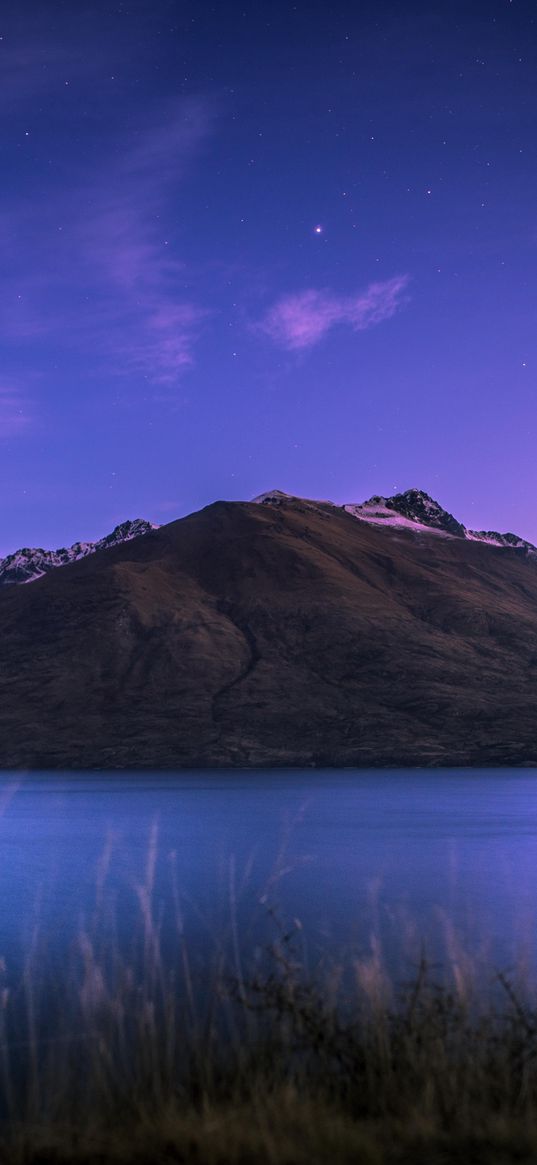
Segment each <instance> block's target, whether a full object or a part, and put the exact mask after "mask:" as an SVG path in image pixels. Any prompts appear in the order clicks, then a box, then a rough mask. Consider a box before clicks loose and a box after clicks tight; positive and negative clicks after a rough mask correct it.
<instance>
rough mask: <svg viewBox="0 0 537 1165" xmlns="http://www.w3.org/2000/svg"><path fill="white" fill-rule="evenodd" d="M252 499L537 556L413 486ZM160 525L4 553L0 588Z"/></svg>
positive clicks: (130, 525)
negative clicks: (367, 494) (350, 495)
mask: <svg viewBox="0 0 537 1165" xmlns="http://www.w3.org/2000/svg"><path fill="white" fill-rule="evenodd" d="M252 500H253V502H254V503H257V504H264V505H274V506H279V505H281V504H282V503H283V502H286V503H287V504H291V505H295V506H298V507H299V508H302V509H306V510H308V509H309V510H312V509H313V510H315V509H318V508H319V507H327V506H328V507H333V508H334V509H343V510H345V511H346V512H347V513H348V514H351V515H352V516H353V517H355V518H358V519H360V520H361V521H364V522H368V523H370V524H379V525H385V526H388V525H396V526H399V527H400V528H401V529H403V528H404V529H409V530H412V531H413V532H414V533H420V532H421V533H433V534H437V535H439V536H442V537H459V538H466V539H468V540H470V541H474V542H486V543H488V544H489V545H492V546H503V547H511V548H512V547H515V548H517V549H519V550H524V551H525V552H527V553H529V554H531V555H533V554H535V555H537V547H536V546H534V545H533V543H532V542H529V541H527V540H526V539H524V538H520V537H519V535H517V534H512V533H506V534H499V533H498V532H497V531H494V530H470V529H469V528H467V527H466V526H464V525H463V524H462V523H461V522H459V521H458V520H457V519H456V518H454V517H453V515H452V514H450V513H449V512H448V511H447V510H444V509H443V507H442V506H441V505H440V504H439V502H437V501H435V500H434V498H432V497H431V496H430V495H429V494H427V493H426V492H425V491H424V490H420V489H415V488H413V489H408V490H405V491H404V493H399V494H394V495H393V496H391V497H384V496H383V495H381V494H374V495H373V497H371V498H369V499H368V500H367V501H365V502H359V503H344V504H343V505H342V506H338V505H337V503H336V502H331V501H328V500H318V499H314V498H303V497H298V496H296V495H293V494H288V493H285V492H284V491H283V490H278V489H274V490H268V491H267V492H266V493H263V494H259V495H258V496H257V497H256V498H253V499H252ZM158 529H160V527H159V526H158V525H156V524H155V523H153V522H148V521H147V520H146V519H145V518H135V519H134V520H131V519H128V520H126V521H124V522H121V523H120V524H119V525H117V526H116V527H115V528H114V530H113V531H112V532H111V533H110V534H107V535H105V537H103V538H100V539H99V540H98V541H96V542H74V543H73V545H72V546H70V547H67V548H65V547H62V548H61V549H59V550H43V549H42V548H41V547H33V548H30V547H23V548H22V549H20V550H16V551H14V552H13V553H12V554H8V555H6V556H5V558H0V588H1V587H2V586H11V585H14V584H23V583H30V582H36V581H37V580H38V579H40V578H42V577H43V576H44V575H45V574H48V573H49V572H50V571H51V570H54V569H57V568H58V567H62V566H67V565H69V564H70V563H72V562H77V561H78V560H79V559H81V558H86V557H87V556H88V555H90V554H94V553H96V552H97V551H99V550H107V549H110V548H111V547H112V546H117V545H119V544H121V543H122V542H128V541H131V540H132V539H133V538H140V537H143V536H144V535H145V534H148V533H150V532H151V531H153V530H158Z"/></svg>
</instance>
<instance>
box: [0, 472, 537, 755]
mask: <svg viewBox="0 0 537 1165" xmlns="http://www.w3.org/2000/svg"><path fill="white" fill-rule="evenodd" d="M387 500H388V501H392V502H393V501H394V499H387ZM401 504H402V503H401ZM405 504H406V503H405ZM368 505H371V506H373V507H375V506H376V507H378V508H379V509H387V510H388V511H389V512H390V514H391V515H392V518H391V520H385V519H383V518H376V519H374V520H370V519H369V518H368V519H367V520H366V519H365V518H364V517H362V518H361V519H360V520H357V517H356V515H355V514H353V513H351V512H349V509H348V508H346V507H342V506H335V505H333V504H331V503H328V502H316V501H314V500H308V499H295V498H288V497H287V496H285V495H283V496H282V495H279V496H278V497H277V498H273V499H272V501H270V500H268V498H267V495H265V501H264V502H261V503H260V504H259V503H242V502H229V503H228V502H217V503H215V504H214V505H211V506H208V507H207V508H206V509H204V510H202V511H200V512H199V513H196V514H191V515H190V516H189V517H187V518H183V519H181V520H179V521H176V522H172V523H170V524H169V525H167V526H163V527H161V528H160V529H156V530H150V531H149V532H148V533H146V534H145V535H144V537H139V538H133V539H131V540H129V541H127V542H120V543H119V544H118V545H115V546H112V547H111V548H108V549H100V550H96V551H95V552H94V553H92V554H89V555H86V556H85V557H82V558H79V559H78V560H76V561H72V562H70V563H68V564H67V565H65V566H64V567H63V569H61V570H50V571H49V572H48V573H47V574H46V575H45V576H44V577H43V578H41V579H39V580H38V581H37V582H34V583H33V585H32V586H4V587H3V588H2V589H1V590H0V627H1V632H2V633H1V635H0V764H1V766H2V767H3V768H5V769H6V768H14V769H15V768H32V767H42V768H50V769H53V768H84V767H88V768H93V767H98V768H137V767H149V768H162V769H165V768H179V767H193V766H213V765H214V766H229V767H231V766H237V765H240V766H260V765H265V766H274V767H276V766H288V765H296V766H310V765H328V766H331V765H337V766H387V765H427V766H433V765H496V764H502V765H504V764H505V765H518V764H535V765H537V561H536V559H535V555H534V551H533V549H528V547H527V546H526V545H520V546H519V545H512V544H510V543H509V542H508V541H507V542H505V543H502V544H501V545H496V544H494V543H493V542H492V541H489V540H488V535H486V534H485V535H484V536H483V538H482V539H481V538H480V537H479V536H477V537H472V536H471V534H470V533H469V532H468V531H465V533H464V536H462V535H459V534H454V533H453V532H452V531H451V530H450V529H444V528H443V526H442V525H438V524H437V525H434V526H429V525H428V524H427V523H428V521H429V520H430V519H431V518H434V521H435V522H438V521H440V520H441V521H442V522H443V519H441V516H440V518H439V517H438V514H436V513H435V514H433V513H432V511H429V510H427V507H425V513H424V512H423V509H421V508H420V509H419V511H418V510H417V509H412V513H413V514H414V515H415V518H413V517H408V516H407V513H405V512H402V511H400V509H398V508H394V507H393V506H388V505H386V506H384V502H374V501H373V500H371V502H370V503H368ZM398 505H399V503H398ZM418 518H419V519H424V520H420V521H418V520H417V519H418ZM392 523H394V524H392Z"/></svg>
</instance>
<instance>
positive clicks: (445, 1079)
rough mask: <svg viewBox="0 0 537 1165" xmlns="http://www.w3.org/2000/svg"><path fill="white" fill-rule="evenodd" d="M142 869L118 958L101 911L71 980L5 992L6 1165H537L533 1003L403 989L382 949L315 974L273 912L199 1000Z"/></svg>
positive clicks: (424, 980)
mask: <svg viewBox="0 0 537 1165" xmlns="http://www.w3.org/2000/svg"><path fill="white" fill-rule="evenodd" d="M154 860H155V855H154V852H153V853H150V855H149V859H148V867H147V877H146V881H145V884H144V885H140V886H137V887H135V891H136V895H137V900H138V905H139V917H140V924H141V925H140V931H139V935H138V941H137V944H136V943H135V944H134V945H133V946H132V947H131V949H130V953H129V954H128V955H127V954H126V953H125V951H124V950H122V949H121V946H120V944H119V943H118V942H113V941H112V940H111V934H112V933H113V930H112V929H111V926H110V919H109V918H107V916H106V911H104V910H102V911H99V909H97V910H96V915H95V918H94V919H93V920H90V922H89V924H88V926H87V927H86V928H85V929H83V930H81V931H80V933H79V934H78V935H77V936H76V940H75V941H74V943H73V948H72V961H71V963H70V965H69V966H68V967H64V968H60V969H56V970H55V972H54V973H53V974H52V973H50V974H47V973H46V972H45V970H44V968H43V964H42V962H41V958H40V955H39V951H38V949H37V946H36V948H35V949H34V951H33V953H32V954H31V955H30V957H29V960H28V964H27V967H26V970H25V973H24V975H23V977H22V979H21V981H20V983H18V984H17V986H16V988H13V987H12V986H8V985H6V986H5V987H4V988H3V989H2V987H1V985H0V1161H1V1163H2V1165H11V1163H13V1165H53V1163H55V1165H60V1163H61V1165H70V1163H72V1165H97V1163H100V1165H107V1163H108V1162H110V1163H112V1162H115V1163H117V1165H126V1163H127V1162H133V1163H134V1162H137V1163H140V1165H142V1163H144V1165H146V1163H150V1165H165V1163H170V1165H171V1163H172V1162H176V1163H177V1162H183V1163H187V1162H188V1163H189V1165H190V1163H193V1165H316V1163H319V1165H321V1163H322V1165H325V1163H326V1165H344V1163H345V1165H347V1163H349V1165H350V1163H351V1162H352V1163H353V1165H390V1163H394V1165H395V1163H403V1162H405V1163H408V1165H442V1163H451V1162H457V1163H463V1165H473V1163H475V1165H486V1163H488V1162H491V1163H494V1165H496V1163H497V1165H503V1163H507V1162H518V1163H519V1165H520V1163H525V1162H527V1163H528V1165H529V1163H532V1165H535V1162H537V1007H535V1006H534V1005H533V1004H532V1003H531V1002H530V1000H531V992H530V990H529V987H528V986H527V984H526V985H525V986H521V985H520V984H517V983H516V978H515V977H514V976H513V977H512V978H507V977H506V976H504V975H502V974H499V975H498V974H495V975H493V974H492V973H491V974H490V975H489V976H488V980H487V983H486V990H485V989H484V987H485V984H484V980H483V978H482V973H480V975H479V976H477V975H476V973H475V972H474V971H472V968H471V966H470V965H469V964H468V962H466V963H465V961H464V959H463V958H459V957H458V956H457V955H456V954H454V956H453V960H452V963H451V966H449V967H447V968H445V969H444V972H443V975H442V979H441V981H437V979H438V977H439V974H440V972H439V970H438V968H431V967H429V966H428V965H427V962H426V960H425V958H422V959H421V961H419V962H418V964H417V965H416V966H415V967H414V973H413V977H412V981H411V982H410V983H406V984H403V985H400V986H397V985H394V984H393V983H391V982H390V980H389V977H388V976H387V974H386V973H385V970H384V968H383V963H382V958H381V953H380V950H379V948H378V947H376V946H375V944H374V943H373V946H372V949H371V953H370V955H369V956H368V957H367V958H352V957H349V958H348V959H347V960H346V961H342V962H341V963H338V962H337V961H336V960H335V959H333V958H330V959H328V958H327V957H324V958H323V959H321V960H320V961H319V963H318V964H317V965H316V966H315V967H314V968H313V969H311V967H309V968H308V966H307V961H306V960H305V956H304V951H305V943H304V941H303V935H302V931H301V927H300V923H299V922H297V921H295V922H294V923H293V924H292V926H291V927H290V928H289V929H288V930H285V928H284V927H283V926H282V925H281V922H280V921H279V918H278V916H277V914H276V913H274V915H273V920H272V921H273V926H274V934H275V939H274V941H273V942H272V943H271V946H270V949H269V950H268V951H267V952H266V953H265V954H264V955H263V958H261V959H260V958H259V957H257V958H253V959H252V962H251V966H250V969H248V966H247V965H246V964H245V962H244V957H243V956H239V953H238V951H239V946H238V942H237V938H238V936H237V934H236V932H235V929H234V926H232V928H231V937H232V941H231V944H230V950H231V956H228V955H224V954H222V955H221V956H218V957H215V961H214V967H213V968H212V970H211V981H210V985H209V987H210V989H209V988H208V986H207V983H205V985H204V987H203V990H202V991H200V990H199V982H197V972H196V971H195V969H194V966H193V964H192V961H191V958H190V952H189V949H188V944H187V942H186V941H185V939H184V936H183V929H182V920H181V917H180V914H179V913H178V915H177V919H176V924H177V927H176V930H177V935H176V937H177V942H176V947H175V953H174V955H173V957H170V955H169V953H167V954H165V953H164V948H163V944H162V941H161V933H160V926H159V921H158V917H157V916H158V911H157V910H156V908H155V902H154V868H155V867H154ZM98 897H99V896H98ZM98 905H99V903H97V906H98ZM7 982H8V981H7V979H6V984H7ZM491 984H494V985H495V986H494V989H493V990H491Z"/></svg>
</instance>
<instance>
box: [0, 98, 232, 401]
mask: <svg viewBox="0 0 537 1165" xmlns="http://www.w3.org/2000/svg"><path fill="white" fill-rule="evenodd" d="M210 124H211V110H210V108H209V106H208V104H207V103H204V102H201V101H196V102H195V101H182V102H179V103H177V102H176V103H174V105H173V106H168V107H166V108H165V109H163V108H161V109H160V111H159V114H158V116H155V115H154V116H153V117H151V118H146V119H145V121H143V120H142V122H141V124H139V125H138V126H137V127H136V128H135V129H134V130H133V131H131V133H130V136H129V138H128V140H127V141H126V142H124V143H122V148H121V149H120V150H119V151H117V150H116V153H115V154H112V152H111V151H110V154H109V156H107V157H103V156H100V157H99V158H98V161H97V162H95V161H94V162H93V163H92V165H91V166H88V168H87V169H85V168H84V167H83V166H81V165H80V164H79V165H78V167H77V168H76V169H75V168H73V173H72V176H71V182H70V183H69V184H68V185H67V186H66V184H62V185H61V187H60V188H58V189H57V190H55V191H54V190H51V192H50V194H49V197H48V198H47V201H46V204H45V206H44V207H42V206H36V205H35V204H34V203H33V201H31V200H28V201H27V202H26V203H24V202H22V204H21V201H20V200H17V201H16V202H15V201H10V200H9V199H8V198H7V197H4V199H3V201H2V203H1V205H0V242H1V245H2V251H3V256H4V270H6V271H9V279H8V277H7V276H6V277H5V279H4V280H2V278H1V276H0V335H3V338H4V341H7V342H8V343H12V344H17V343H20V342H21V341H23V340H24V341H32V340H34V341H37V342H42V341H51V342H52V343H53V344H57V345H61V346H62V347H63V348H64V349H66V350H69V348H71V349H73V350H74V349H75V348H76V350H77V352H79V353H81V354H83V353H84V351H86V352H87V354H88V358H89V359H90V360H91V362H92V364H93V365H94V366H95V365H98V366H99V367H100V368H101V370H102V371H104V372H105V373H111V374H116V375H117V374H121V373H126V374H128V375H132V374H133V373H139V374H141V375H142V376H143V377H144V378H146V379H147V380H148V381H150V382H153V383H155V384H160V385H172V384H173V383H174V382H175V381H176V380H177V377H178V376H179V374H180V373H181V372H182V371H183V370H184V369H185V368H187V367H189V366H190V365H191V364H192V362H193V359H194V347H195V344H196V341H197V339H198V336H199V332H200V328H201V326H202V323H203V320H204V319H205V316H206V314H207V313H206V311H205V310H204V309H203V308H202V307H201V306H200V305H199V304H198V303H196V302H195V301H194V300H193V299H192V297H191V295H189V294H188V292H187V291H186V290H185V283H186V282H187V279H186V278H185V276H186V273H185V269H184V265H183V264H182V263H181V261H180V260H179V259H178V257H177V253H178V248H180V238H179V239H178V237H177V235H178V234H179V235H180V230H179V232H178V231H177V228H176V225H175V220H176V217H177V216H176V213H174V212H173V203H174V198H175V197H176V196H177V192H178V190H179V188H180V184H181V181H182V179H183V178H184V176H185V173H186V172H187V171H188V168H189V166H190V165H191V164H192V161H193V159H194V157H195V155H196V152H197V150H198V149H200V148H201V146H202V143H203V142H204V140H205V139H206V137H207V135H208V133H209V131H210ZM178 225H179V227H180V224H178ZM170 236H171V237H170Z"/></svg>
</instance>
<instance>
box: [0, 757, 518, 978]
mask: <svg viewBox="0 0 537 1165" xmlns="http://www.w3.org/2000/svg"><path fill="white" fill-rule="evenodd" d="M151 836H153V839H154V840H155V843H156V855H157V856H156V867H155V883H154V890H153V908H154V910H155V912H156V914H157V915H159V916H160V917H161V919H162V931H163V937H164V941H166V937H167V935H168V937H170V939H171V937H172V935H173V933H176V930H177V910H178V908H179V911H180V915H181V918H182V920H183V923H184V929H185V933H186V934H187V936H188V937H189V941H190V942H191V944H193V945H194V947H195V948H196V950H197V951H198V954H199V957H200V959H204V958H205V957H206V955H207V952H208V951H209V949H210V948H211V946H213V947H214V946H215V944H217V943H218V942H219V941H220V940H221V938H222V936H224V937H225V936H228V937H229V936H230V935H233V933H236V935H237V941H238V943H239V944H240V946H241V948H242V949H243V950H244V952H245V955H246V954H247V952H248V949H249V947H252V946H254V945H255V944H258V945H259V944H262V943H263V942H264V941H265V940H266V939H267V936H270V932H271V928H273V927H274V923H273V921H271V917H270V914H269V910H270V909H273V910H275V911H276V912H277V913H278V915H281V916H282V917H285V918H287V919H294V918H297V919H299V920H300V924H301V927H302V930H301V935H302V937H303V940H304V941H305V942H306V944H307V945H308V949H309V950H310V951H311V952H312V954H315V953H316V952H317V951H319V950H321V949H322V948H324V949H326V948H328V949H329V950H330V951H336V950H337V949H339V948H341V947H349V946H350V947H352V949H353V951H354V952H356V953H358V955H361V956H367V953H368V952H370V951H371V949H372V944H374V943H375V942H376V943H377V944H380V945H381V948H382V951H383V955H384V957H385V958H386V961H387V962H388V963H389V964H390V965H391V966H392V967H393V968H394V970H396V971H397V973H403V972H404V971H405V968H406V967H410V965H411V964H412V961H413V960H415V959H416V958H417V957H418V956H419V951H420V948H421V945H422V944H425V948H426V950H427V952H428V953H429V955H430V956H431V957H435V958H438V959H439V960H442V959H444V958H446V957H447V956H448V954H449V951H450V950H451V953H453V946H452V944H453V941H454V939H453V935H456V942H457V944H459V945H458V947H457V949H464V950H466V951H468V952H469V953H470V954H471V955H477V954H480V953H481V954H482V955H483V957H484V958H485V959H486V961H487V962H488V963H490V965H491V966H493V965H495V966H502V967H508V966H510V965H511V964H512V963H513V962H514V961H515V960H517V959H519V958H521V957H526V958H528V959H529V960H530V962H532V961H533V962H534V963H535V962H537V960H536V954H537V926H536V923H537V772H533V771H524V772H521V771H520V770H518V771H516V770H513V771H507V770H501V771H498V770H494V771H488V770H487V771H475V770H474V771H468V770H452V771H449V770H442V771H437V772H435V771H425V770H419V771H408V770H406V771H400V772H388V771H376V772H372V771H371V772H359V773H357V772H334V771H326V772H320V771H315V772H313V771H307V772H261V773H259V772H257V773H255V772H242V771H241V772H235V773H217V772H192V773H181V774H177V775H173V774H172V775H168V774H166V775H162V774H158V775H147V774H138V773H136V774H135V773H124V774H121V775H118V774H110V775H109V774H105V773H96V774H89V775H88V774H84V775H63V774H62V775H58V774H55V773H50V774H46V773H43V774H29V775H26V774H25V775H22V776H21V775H20V774H13V775H9V774H4V775H3V777H2V779H1V781H0V889H1V899H0V956H3V957H4V958H5V960H6V964H7V967H8V971H9V968H10V967H12V968H16V967H19V966H20V965H21V964H22V962H23V961H24V958H25V957H26V955H27V952H28V950H29V949H30V947H31V943H32V941H33V939H34V940H35V939H36V936H37V938H38V941H39V942H41V943H44V944H45V945H46V947H47V949H48V951H49V953H50V954H51V955H53V956H54V957H56V958H59V959H60V960H62V959H64V958H67V953H68V950H69V946H70V944H71V943H72V942H73V939H74V936H75V935H76V933H77V931H78V930H79V929H80V927H81V926H83V927H86V928H90V927H91V925H92V919H94V916H95V912H96V902H97V898H98V891H97V882H98V870H99V868H101V869H102V863H103V854H104V852H105V849H106V847H107V845H108V847H109V863H108V867H107V872H106V876H105V877H104V880H103V887H102V891H101V897H100V898H99V910H98V911H97V913H99V911H100V912H101V916H102V914H103V910H104V912H105V913H106V911H109V912H110V918H112V916H113V917H114V918H115V923H116V926H117V930H118V934H119V937H120V939H125V940H126V941H128V939H129V936H131V935H132V934H133V933H134V930H135V928H136V925H137V918H138V905H137V903H138V898H137V892H136V886H137V885H138V886H139V885H141V884H142V883H143V882H144V879H145V878H146V863H147V859H148V848H149V846H150V838H151ZM103 904H104V906H103ZM32 936H33V938H32ZM372 936H374V937H372ZM36 941H37V940H36ZM450 944H451V945H450Z"/></svg>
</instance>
